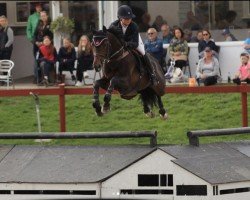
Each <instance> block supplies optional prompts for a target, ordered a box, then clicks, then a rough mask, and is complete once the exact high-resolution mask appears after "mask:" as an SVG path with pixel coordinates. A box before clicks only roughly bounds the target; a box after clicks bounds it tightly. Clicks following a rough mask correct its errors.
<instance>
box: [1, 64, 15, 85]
mask: <svg viewBox="0 0 250 200" xmlns="http://www.w3.org/2000/svg"><path fill="white" fill-rule="evenodd" d="M13 67H14V62H12V61H11V60H0V81H2V82H5V83H7V89H9V85H10V82H11V83H12V86H13V89H14V87H15V86H14V78H13V74H12V69H13Z"/></svg>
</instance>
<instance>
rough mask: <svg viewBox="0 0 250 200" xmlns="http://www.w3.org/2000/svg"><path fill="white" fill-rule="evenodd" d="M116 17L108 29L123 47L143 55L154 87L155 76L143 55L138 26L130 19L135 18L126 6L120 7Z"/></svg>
mask: <svg viewBox="0 0 250 200" xmlns="http://www.w3.org/2000/svg"><path fill="white" fill-rule="evenodd" d="M117 15H118V20H116V21H114V22H113V23H111V25H110V27H109V29H111V30H114V31H115V35H116V36H117V37H118V38H121V39H122V42H123V43H124V47H126V48H128V49H130V50H132V49H137V50H138V51H139V52H140V53H141V54H142V55H143V58H144V62H145V64H146V69H147V71H148V72H149V74H150V79H151V82H152V84H153V85H156V84H157V81H156V76H155V73H154V70H153V69H152V66H151V64H150V60H149V58H148V56H147V54H146V53H145V49H144V44H143V42H142V39H141V36H140V34H139V31H138V26H137V24H136V23H135V22H133V21H132V18H135V15H134V14H133V12H132V10H131V8H130V7H129V6H127V5H122V6H120V7H119V8H118V12H117Z"/></svg>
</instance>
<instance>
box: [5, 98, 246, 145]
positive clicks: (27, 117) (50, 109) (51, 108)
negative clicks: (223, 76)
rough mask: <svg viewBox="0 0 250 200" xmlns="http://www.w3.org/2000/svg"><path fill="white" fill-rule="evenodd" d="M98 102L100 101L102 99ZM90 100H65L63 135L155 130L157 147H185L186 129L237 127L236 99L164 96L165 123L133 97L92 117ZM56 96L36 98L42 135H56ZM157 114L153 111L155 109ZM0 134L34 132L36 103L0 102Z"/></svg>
mask: <svg viewBox="0 0 250 200" xmlns="http://www.w3.org/2000/svg"><path fill="white" fill-rule="evenodd" d="M101 98H103V96H101ZM91 102H92V97H91V96H83V95H81V96H80V95H72V96H66V113H67V116H66V121H67V124H66V128H67V132H95V131H96V132H99V131H136V130H157V132H158V137H157V141H158V144H187V143H188V139H187V137H186V133H187V131H189V130H201V129H215V128H232V127H241V125H242V122H241V99H240V95H239V94H166V95H165V96H164V97H163V102H164V105H165V107H166V108H167V110H168V114H169V119H168V120H167V121H162V120H161V119H160V118H159V116H158V115H157V116H156V117H155V118H153V119H150V118H147V117H146V116H145V115H144V114H143V112H142V106H141V104H140V102H139V101H138V99H137V98H135V99H133V100H130V101H128V100H123V99H121V98H120V97H119V96H118V95H113V97H112V100H111V109H112V111H111V112H110V113H108V114H107V115H105V116H104V117H97V116H96V115H95V113H94V110H93V109H92V105H91V104H92V103H91ZM58 107H59V106H58V97H57V96H40V114H41V122H42V131H43V132H58V131H59V115H58V113H59V110H58ZM155 113H157V114H158V110H157V109H155ZM0 132H37V120H36V111H35V103H34V100H33V98H32V97H4V98H0ZM244 139H248V140H249V139H250V137H249V136H248V135H233V136H221V137H206V138H201V141H200V142H201V143H208V142H218V141H234V140H244ZM148 143H149V139H148V138H138V139H137V138H132V139H87V140H86V139H80V140H79V139H72V140H71V139H70V140H69V139H67V140H66V139H65V140H52V141H51V142H50V143H48V145H53V144H58V145H83V144H84V145H95V144H103V145H109V144H148ZM0 144H35V142H34V140H0Z"/></svg>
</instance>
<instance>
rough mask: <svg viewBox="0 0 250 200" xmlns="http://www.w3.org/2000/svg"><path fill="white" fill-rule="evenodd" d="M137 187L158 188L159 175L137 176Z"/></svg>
mask: <svg viewBox="0 0 250 200" xmlns="http://www.w3.org/2000/svg"><path fill="white" fill-rule="evenodd" d="M138 186H159V175H154V174H142V175H138Z"/></svg>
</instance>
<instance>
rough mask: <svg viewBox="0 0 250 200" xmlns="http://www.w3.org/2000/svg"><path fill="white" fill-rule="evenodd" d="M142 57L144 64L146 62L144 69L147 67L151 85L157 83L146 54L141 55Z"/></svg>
mask: <svg viewBox="0 0 250 200" xmlns="http://www.w3.org/2000/svg"><path fill="white" fill-rule="evenodd" d="M143 58H144V61H145V64H146V69H147V71H148V73H149V75H150V80H151V83H152V85H157V84H158V81H157V80H156V76H155V73H154V72H153V70H152V67H151V63H150V61H149V58H148V56H147V54H145V55H144V56H143Z"/></svg>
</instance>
